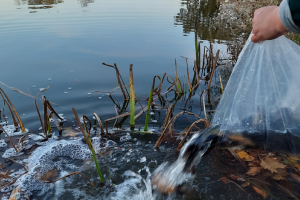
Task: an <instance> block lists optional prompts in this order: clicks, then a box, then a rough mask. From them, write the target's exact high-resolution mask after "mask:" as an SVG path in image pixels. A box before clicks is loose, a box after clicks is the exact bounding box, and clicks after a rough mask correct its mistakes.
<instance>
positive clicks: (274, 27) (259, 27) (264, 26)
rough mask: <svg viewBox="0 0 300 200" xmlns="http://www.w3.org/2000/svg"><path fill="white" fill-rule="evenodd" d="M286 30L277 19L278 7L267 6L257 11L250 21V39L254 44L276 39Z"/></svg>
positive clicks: (278, 18)
mask: <svg viewBox="0 0 300 200" xmlns="http://www.w3.org/2000/svg"><path fill="white" fill-rule="evenodd" d="M286 32H288V30H287V29H286V28H285V27H284V26H283V24H282V22H281V20H280V17H279V7H278V6H268V7H263V8H260V9H257V10H256V11H255V12H254V17H253V20H252V33H253V35H252V37H251V41H252V42H254V43H257V42H261V41H264V40H272V39H275V38H278V37H279V36H281V35H283V34H284V33H286Z"/></svg>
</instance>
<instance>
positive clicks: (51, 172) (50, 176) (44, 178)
mask: <svg viewBox="0 0 300 200" xmlns="http://www.w3.org/2000/svg"><path fill="white" fill-rule="evenodd" d="M56 175H57V170H56V169H55V168H54V169H51V170H49V171H48V172H47V173H46V174H44V175H43V176H41V177H40V180H41V181H48V180H50V179H53V178H54V177H55V176H56Z"/></svg>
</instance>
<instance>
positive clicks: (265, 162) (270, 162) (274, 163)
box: [260, 157, 286, 173]
mask: <svg viewBox="0 0 300 200" xmlns="http://www.w3.org/2000/svg"><path fill="white" fill-rule="evenodd" d="M260 166H262V167H263V168H264V169H268V170H270V171H271V172H273V173H278V171H277V169H278V168H282V169H283V168H285V167H286V165H284V164H282V163H281V162H280V159H279V158H269V157H266V158H264V159H262V160H261V163H260Z"/></svg>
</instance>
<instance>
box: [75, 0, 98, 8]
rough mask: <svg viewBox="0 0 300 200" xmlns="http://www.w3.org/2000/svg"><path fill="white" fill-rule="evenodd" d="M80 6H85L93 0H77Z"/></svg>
mask: <svg viewBox="0 0 300 200" xmlns="http://www.w3.org/2000/svg"><path fill="white" fill-rule="evenodd" d="M78 1H79V3H80V4H81V7H87V6H88V4H89V3H94V0H78Z"/></svg>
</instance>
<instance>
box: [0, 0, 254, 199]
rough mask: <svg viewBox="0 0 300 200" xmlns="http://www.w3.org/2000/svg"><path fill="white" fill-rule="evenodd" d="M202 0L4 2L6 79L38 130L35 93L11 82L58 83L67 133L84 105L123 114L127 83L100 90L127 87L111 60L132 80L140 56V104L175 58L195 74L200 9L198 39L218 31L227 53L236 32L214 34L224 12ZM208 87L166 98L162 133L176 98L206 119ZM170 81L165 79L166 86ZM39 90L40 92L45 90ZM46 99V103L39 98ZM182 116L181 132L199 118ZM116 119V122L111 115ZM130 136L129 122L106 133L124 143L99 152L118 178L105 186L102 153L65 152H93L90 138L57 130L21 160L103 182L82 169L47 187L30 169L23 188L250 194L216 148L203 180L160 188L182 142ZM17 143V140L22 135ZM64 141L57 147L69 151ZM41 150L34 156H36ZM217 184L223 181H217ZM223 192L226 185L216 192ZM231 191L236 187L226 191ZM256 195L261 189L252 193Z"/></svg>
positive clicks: (157, 124)
mask: <svg viewBox="0 0 300 200" xmlns="http://www.w3.org/2000/svg"><path fill="white" fill-rule="evenodd" d="M196 3H199V2H198V1H180V0H144V1H138V0H127V1H121V0H114V1H100V0H78V1H77V0H14V1H13V0H1V2H0V17H1V19H2V20H1V22H0V38H1V40H0V82H1V85H0V87H1V88H3V89H4V91H5V92H6V94H7V95H8V96H9V98H10V99H11V101H12V102H13V104H14V106H15V108H16V110H17V111H18V113H19V114H20V116H21V118H22V121H23V123H24V124H25V127H26V128H28V129H29V131H30V132H35V133H39V132H41V131H39V130H38V129H39V127H40V126H41V125H40V122H39V118H38V115H37V112H36V109H35V105H34V98H32V97H29V96H27V95H24V94H21V93H19V92H16V91H14V90H13V89H11V88H8V87H7V86H10V87H13V88H17V89H18V90H20V91H22V92H24V93H26V94H29V95H32V96H35V95H36V94H37V93H38V92H39V91H40V89H41V88H46V87H48V86H50V88H49V89H48V90H47V91H45V92H43V93H42V94H43V95H45V96H46V97H47V99H48V100H49V101H50V102H53V103H54V104H53V106H54V109H55V110H56V112H58V113H61V114H64V117H65V119H66V122H65V124H64V128H65V130H64V132H63V134H70V132H71V131H74V130H73V128H74V127H75V126H77V125H75V124H76V123H75V120H74V117H73V116H74V115H73V112H72V107H74V108H76V110H77V112H78V114H79V115H80V116H81V115H83V114H85V115H87V116H88V117H89V118H90V119H91V118H92V115H93V113H97V114H98V115H99V116H100V118H101V119H102V120H105V119H108V118H111V117H114V116H116V111H115V104H114V102H113V101H115V102H117V104H120V105H122V104H123V96H122V94H121V92H120V90H117V91H116V92H114V93H113V94H112V96H111V97H110V96H108V95H107V93H99V92H97V91H102V92H110V91H112V90H113V89H114V88H116V87H117V85H118V83H117V78H116V75H115V74H116V73H115V70H114V69H112V68H110V67H107V66H104V65H102V63H107V64H111V65H113V63H116V64H117V66H118V68H119V71H120V73H121V75H122V77H123V79H124V82H125V83H126V84H127V85H129V65H130V64H133V73H134V82H135V92H136V95H137V98H138V99H139V100H140V102H141V104H142V105H143V106H145V105H146V103H147V102H146V101H145V99H146V98H147V96H148V94H149V91H150V86H151V84H152V79H153V77H154V76H155V75H159V76H161V77H162V76H163V74H164V73H165V72H166V73H167V75H169V76H172V77H174V76H175V68H174V66H175V59H176V60H177V73H178V76H179V77H180V78H181V80H184V76H186V73H187V72H186V60H185V58H188V65H189V68H190V76H191V77H192V67H193V66H194V60H195V35H194V24H195V21H196V15H197V14H200V16H201V17H200V21H201V23H199V27H198V28H199V29H198V40H199V41H201V45H203V46H209V41H208V39H209V38H211V40H212V43H213V46H214V50H217V49H220V50H221V55H224V54H226V48H227V47H226V45H225V41H226V40H228V39H230V37H229V35H230V34H229V33H225V32H223V31H212V33H211V35H210V32H209V28H210V25H211V23H212V21H213V20H212V19H213V18H214V17H216V16H217V14H218V9H217V4H216V2H215V1H200V4H201V7H200V8H201V9H198V10H197V9H195V6H196ZM203 46H202V47H203ZM182 57H185V58H182ZM4 84H5V85H7V86H5V85H4ZM201 84H202V85H203V83H201ZM202 85H200V89H199V90H198V91H197V92H196V93H195V94H194V95H193V97H192V98H191V99H190V100H188V101H186V102H185V101H178V102H177V101H176V100H174V97H176V95H174V94H169V95H168V97H167V98H166V106H165V107H164V108H163V109H162V110H153V114H152V115H151V121H150V127H151V128H153V129H154V131H155V132H159V131H160V129H161V126H162V124H163V122H164V118H165V113H166V108H167V107H168V105H169V104H170V103H174V102H175V103H176V107H175V113H176V112H178V111H181V110H187V111H192V112H194V113H195V114H198V115H200V116H201V117H203V118H204V114H203V113H201V112H200V110H201V109H200V105H199V100H200V94H201V90H202V89H201V86H202ZM169 86H170V85H169V84H168V83H167V81H165V83H164V85H163V90H166V89H167V88H168V87H169ZM40 97H41V95H39V96H38V98H40ZM37 103H38V105H39V107H40V108H42V102H41V101H40V100H39V99H38V100H37ZM117 111H118V114H119V115H120V114H123V113H124V112H125V111H126V110H122V109H121V108H118V107H117ZM127 111H129V107H128V108H127ZM5 114H6V116H7V117H8V119H7V120H8V121H9V123H10V124H11V123H12V120H11V118H10V116H9V113H8V111H7V110H6V111H5ZM144 119H145V118H144V115H143V116H142V117H141V118H139V119H137V121H136V124H137V127H139V126H143V124H144ZM178 119H179V120H177V121H176V123H175V131H176V132H180V131H182V130H183V129H184V128H185V127H186V126H188V125H190V124H191V123H192V122H194V121H195V119H196V118H193V117H192V116H187V115H184V116H182V117H179V118H178ZM2 120H3V119H2ZM120 121H122V120H120ZM109 125H110V126H112V122H111V123H109ZM119 126H122V127H123V128H124V129H128V127H129V121H128V119H126V118H125V119H124V122H123V121H122V122H120V124H119ZM115 131H116V130H115ZM128 134H129V133H128V130H127V131H116V133H115V135H113V136H105V137H104V139H107V140H109V141H114V142H116V143H111V144H114V145H113V146H111V147H110V148H111V149H109V150H110V151H108V152H106V150H107V149H105V148H106V147H105V145H106V144H107V142H106V143H105V142H104V143H102V144H101V145H102V146H103V145H104V146H103V148H104V153H106V154H109V155H106V156H104V157H99V158H98V161H99V163H100V168H101V169H102V170H103V172H104V174H105V178H106V179H107V180H109V179H110V180H111V181H112V182H113V184H114V185H113V186H108V185H106V186H104V187H97V186H99V185H100V179H99V177H98V175H97V171H96V168H95V166H94V163H93V160H90V158H91V155H88V153H86V156H83V157H80V158H78V159H77V160H73V159H71V158H74V157H72V156H71V158H70V157H69V155H67V154H66V152H69V151H72V149H71V150H70V149H67V150H66V149H64V148H65V146H68V145H67V144H69V146H72V145H73V146H74V148H75V149H78V148H79V149H83V151H86V150H87V146H86V144H84V143H83V142H82V138H80V137H79V136H78V135H76V137H75V138H74V137H65V138H63V139H65V140H66V141H65V140H63V141H62V142H65V143H64V144H60V143H59V141H57V140H56V139H57V138H56V136H57V133H56V134H54V136H55V137H54V138H53V139H51V140H50V141H49V143H45V144H43V143H38V144H39V145H40V146H41V147H38V149H37V150H36V151H34V149H35V148H33V149H30V150H28V151H26V150H25V154H24V155H22V156H21V157H19V158H17V159H18V160H19V161H20V162H22V163H23V162H25V163H26V162H28V163H29V165H30V166H31V170H33V171H32V173H33V174H34V173H42V171H40V170H41V169H43V168H42V167H41V166H42V164H43V165H44V166H48V168H47V167H46V169H48V170H50V169H52V168H53V166H55V168H56V170H57V172H56V173H57V175H56V176H55V178H59V177H62V176H64V175H67V174H68V173H71V172H74V171H79V172H81V173H83V174H85V175H86V176H88V177H89V178H90V179H91V181H92V182H94V184H95V186H96V187H92V186H91V185H89V183H88V181H87V180H86V179H84V178H83V177H81V176H77V175H75V176H72V177H69V178H66V179H64V180H61V181H58V182H56V183H53V184H49V185H48V186H45V185H43V184H41V185H39V184H38V183H37V182H34V179H32V178H31V176H30V175H25V176H24V177H22V178H21V179H20V180H19V182H18V184H19V186H24V185H26V184H28V185H26V187H25V186H24V187H23V189H24V188H25V189H26V192H27V193H26V194H28V195H30V199H107V198H110V199H128V198H132V199H198V198H200V197H201V198H206V199H216V198H217V199H238V198H242V197H244V196H245V195H244V193H243V191H242V190H240V189H239V188H238V187H233V186H232V185H226V186H224V184H223V183H222V182H220V181H218V180H219V178H220V175H221V174H222V173H223V171H224V168H223V165H222V164H221V163H219V162H218V161H216V159H215V158H214V156H213V153H212V152H209V155H211V156H206V157H205V158H204V159H203V161H202V162H201V163H200V164H199V166H198V167H197V168H196V172H197V173H196V174H197V177H196V178H195V179H194V181H193V182H192V183H189V185H186V186H182V188H181V190H182V191H181V192H179V193H183V195H182V194H179V193H177V194H173V195H163V194H159V193H155V192H154V193H152V188H151V184H150V178H151V174H152V173H153V171H154V170H155V169H156V168H157V167H158V166H159V165H160V164H161V163H162V162H163V161H166V160H169V161H173V160H174V159H175V158H176V155H174V154H175V153H176V149H175V147H173V146H172V145H169V144H165V143H164V144H162V146H161V148H160V149H159V151H158V150H154V148H153V147H154V144H155V142H156V141H157V139H158V135H157V134H151V135H147V134H138V133H130V135H131V136H130V137H128V138H127V140H120V137H122V136H123V137H124V136H128ZM4 138H5V137H4V134H1V139H4ZM96 140H97V138H95V139H93V141H94V142H96ZM14 141H15V142H17V140H16V139H15V140H14ZM51 145H52V146H51ZM64 145H65V146H64ZM56 146H60V147H59V148H62V149H63V150H62V152H64V153H57V152H56V153H55V151H54V154H53V155H55V156H53V155H52V154H51V155H52V157H51V155H50V154H49V153H47V148H48V150H49V149H51V148H52V147H53V148H56ZM69 146H68V148H69ZM9 147H11V146H9ZM28 148H29V147H28ZM57 148H58V147H57ZM59 148H58V150H61V149H59ZM70 148H71V147H70ZM72 148H73V147H72ZM5 150H6V148H1V154H4V151H5ZM32 151H34V154H33V156H31V157H29V156H30V154H31V152H32ZM99 151H100V150H99ZM52 153H53V152H52ZM48 154H49V155H50V158H49V160H48V161H49V162H50V161H51V162H50V163H47V162H46V161H47V159H46V160H39V159H42V158H40V157H42V155H48ZM83 155H85V154H84V153H83ZM75 157H76V156H75ZM38 158H39V159H38ZM46 158H47V157H46ZM76 158H77V157H76ZM24 159H27V160H24ZM0 161H1V162H3V163H5V165H6V168H11V169H15V170H16V171H17V173H23V172H24V171H22V169H20V166H19V165H18V164H16V163H14V162H11V161H10V160H7V159H4V158H1V159H0ZM41 163H42V164H41ZM37 166H38V167H37ZM18 169H20V171H19V172H18ZM16 171H15V172H16ZM15 172H14V173H15ZM43 172H44V171H43ZM30 173H31V172H30ZM35 175H36V174H35ZM109 177H110V178H109ZM31 179H32V180H31ZM212 183H213V184H212ZM22 184H23V185H22ZM211 185H214V186H213V187H210V186H211ZM12 189H13V188H6V190H4V191H2V193H1V197H3V199H5V198H6V197H8V195H9V194H10V192H11V190H12ZM216 190H217V191H218V193H216V192H215V191H216ZM228 191H230V192H231V194H228V193H226V192H228ZM3 195H4V196H3ZM5 195H6V196H5ZM248 198H249V199H251V198H253V199H257V198H258V197H257V195H253V196H251V195H250V196H249V195H248Z"/></svg>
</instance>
